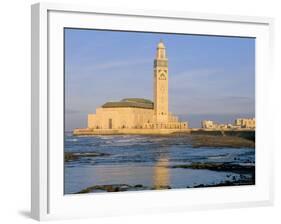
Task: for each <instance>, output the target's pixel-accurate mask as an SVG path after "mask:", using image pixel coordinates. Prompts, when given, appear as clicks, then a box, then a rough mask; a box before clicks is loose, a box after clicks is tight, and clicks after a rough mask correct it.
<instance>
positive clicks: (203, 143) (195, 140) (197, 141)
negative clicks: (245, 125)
mask: <svg viewBox="0 0 281 224" xmlns="http://www.w3.org/2000/svg"><path fill="white" fill-rule="evenodd" d="M191 144H192V147H194V148H199V147H215V148H224V147H229V148H242V147H246V148H255V142H254V141H251V140H248V139H245V138H241V137H237V136H214V135H192V137H191Z"/></svg>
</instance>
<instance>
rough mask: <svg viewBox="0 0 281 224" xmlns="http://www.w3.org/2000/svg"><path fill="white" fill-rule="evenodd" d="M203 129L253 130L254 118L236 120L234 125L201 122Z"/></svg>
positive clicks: (207, 121)
mask: <svg viewBox="0 0 281 224" xmlns="http://www.w3.org/2000/svg"><path fill="white" fill-rule="evenodd" d="M201 125H202V128H204V129H243V128H246V129H255V127H256V122H255V118H252V119H251V118H238V119H236V120H235V122H234V124H220V123H216V122H214V121H211V120H203V121H202V122H201Z"/></svg>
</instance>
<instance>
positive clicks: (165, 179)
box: [153, 155, 170, 189]
mask: <svg viewBox="0 0 281 224" xmlns="http://www.w3.org/2000/svg"><path fill="white" fill-rule="evenodd" d="M168 165H169V159H168V158H167V157H166V156H164V155H163V156H161V157H160V158H159V159H158V161H157V162H156V164H155V166H154V175H153V184H154V188H155V189H163V188H167V187H168V186H169V184H170V172H169V169H168Z"/></svg>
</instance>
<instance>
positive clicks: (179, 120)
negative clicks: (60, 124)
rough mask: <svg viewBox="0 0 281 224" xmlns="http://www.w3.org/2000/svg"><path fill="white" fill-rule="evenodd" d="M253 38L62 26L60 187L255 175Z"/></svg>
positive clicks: (152, 186)
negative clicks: (62, 158)
mask: <svg viewBox="0 0 281 224" xmlns="http://www.w3.org/2000/svg"><path fill="white" fill-rule="evenodd" d="M255 125H256V124H255V38H252V37H232V36H210V35H194V34H192V35H190V34H174V33H153V32H133V31H115V30H95V29H80V28H79V29H78V28H77V29H76V28H64V193H65V194H82V193H100V192H102V193H106V192H124V191H144V190H168V189H187V188H201V187H202V188H203V187H227V186H237V187H239V186H243V185H254V184H255Z"/></svg>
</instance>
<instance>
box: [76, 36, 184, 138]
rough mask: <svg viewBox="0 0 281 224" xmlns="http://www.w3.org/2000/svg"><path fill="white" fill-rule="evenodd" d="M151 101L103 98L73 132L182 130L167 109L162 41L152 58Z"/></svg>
mask: <svg viewBox="0 0 281 224" xmlns="http://www.w3.org/2000/svg"><path fill="white" fill-rule="evenodd" d="M153 72H154V78H153V82H154V83H153V87H154V90H153V91H154V94H153V95H154V101H153V102H152V101H151V100H148V99H143V98H126V99H122V100H121V101H117V102H106V103H105V104H103V105H102V106H101V107H99V108H97V109H96V113H95V114H88V128H86V129H75V130H74V134H82V133H83V132H86V133H88V134H89V132H92V133H93V134H94V133H101V130H112V131H113V130H115V131H117V132H118V131H119V132H120V133H122V130H123V132H126V131H125V130H127V131H129V130H130V129H132V130H135V131H137V130H138V129H141V130H142V131H141V132H140V133H144V134H145V133H146V131H145V130H147V131H148V132H149V130H151V129H153V130H160V129H161V130H163V129H166V130H173V131H176V130H186V129H188V123H187V122H181V121H180V120H179V118H178V117H177V116H175V115H173V114H172V113H171V112H169V95H168V80H169V78H168V58H167V55H166V48H165V45H164V43H163V42H162V41H160V42H159V43H158V45H157V52H156V58H155V60H154V71H153Z"/></svg>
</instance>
